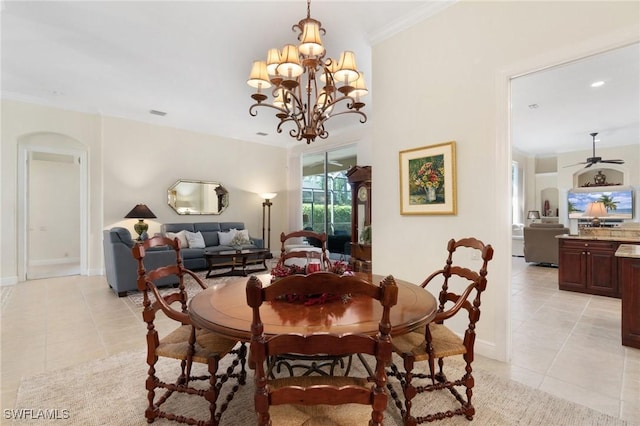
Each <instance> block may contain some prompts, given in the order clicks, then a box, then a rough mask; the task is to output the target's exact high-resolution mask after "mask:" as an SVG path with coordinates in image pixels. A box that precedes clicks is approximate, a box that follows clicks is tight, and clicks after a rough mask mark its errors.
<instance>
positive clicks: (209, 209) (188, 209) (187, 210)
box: [167, 179, 229, 215]
mask: <svg viewBox="0 0 640 426" xmlns="http://www.w3.org/2000/svg"><path fill="white" fill-rule="evenodd" d="M167 202H168V204H169V206H171V208H172V209H174V210H175V211H176V213H178V214H180V215H185V214H189V215H191V214H220V213H222V212H223V211H224V209H226V208H227V207H228V206H229V192H228V191H227V190H226V189H225V187H224V186H222V184H221V183H219V182H203V181H200V180H185V179H180V180H179V181H177V182H176V183H174V184H173V185H171V187H170V188H169V189H168V190H167Z"/></svg>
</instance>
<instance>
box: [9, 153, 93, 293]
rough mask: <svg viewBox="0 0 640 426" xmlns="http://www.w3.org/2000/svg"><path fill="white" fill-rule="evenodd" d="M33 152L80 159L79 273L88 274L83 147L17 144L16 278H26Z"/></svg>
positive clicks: (86, 172)
mask: <svg viewBox="0 0 640 426" xmlns="http://www.w3.org/2000/svg"><path fill="white" fill-rule="evenodd" d="M32 152H44V153H49V154H62V155H73V156H74V158H75V157H76V156H77V157H78V158H79V160H80V171H79V174H80V176H79V179H80V194H79V195H80V229H79V230H78V232H79V234H80V274H81V275H88V248H89V241H88V236H89V231H88V228H89V226H88V225H89V219H88V214H89V205H88V200H89V197H88V187H89V185H88V181H89V178H88V174H89V172H88V165H87V151H86V149H73V148H58V147H51V146H46V145H37V144H29V143H25V144H20V145H19V149H18V193H17V198H18V200H17V201H18V203H17V206H18V211H17V220H18V226H17V230H18V253H17V257H18V259H17V261H18V281H26V279H27V264H28V261H29V250H28V249H29V247H28V242H29V194H28V188H29V161H28V160H29V157H30V154H31V153H32Z"/></svg>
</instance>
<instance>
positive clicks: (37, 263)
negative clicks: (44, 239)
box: [29, 257, 80, 266]
mask: <svg viewBox="0 0 640 426" xmlns="http://www.w3.org/2000/svg"><path fill="white" fill-rule="evenodd" d="M67 263H80V258H79V257H61V258H57V259H43V260H32V261H30V262H29V266H47V265H65V264H67Z"/></svg>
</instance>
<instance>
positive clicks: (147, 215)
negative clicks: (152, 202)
mask: <svg viewBox="0 0 640 426" xmlns="http://www.w3.org/2000/svg"><path fill="white" fill-rule="evenodd" d="M156 217H157V216H156V215H155V214H153V212H152V211H151V210H149V207H147V205H146V204H138V205H137V206H135V207H134V208H133V209H131V211H130V212H129V213H127V215H126V216H125V217H124V218H125V219H155V218H156Z"/></svg>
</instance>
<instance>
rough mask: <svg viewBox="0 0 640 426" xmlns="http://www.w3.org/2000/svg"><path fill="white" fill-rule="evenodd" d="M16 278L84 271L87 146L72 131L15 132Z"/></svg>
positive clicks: (85, 257) (86, 210)
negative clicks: (16, 156)
mask: <svg viewBox="0 0 640 426" xmlns="http://www.w3.org/2000/svg"><path fill="white" fill-rule="evenodd" d="M17 169H18V194H17V195H18V212H17V221H18V227H17V229H18V255H17V260H18V280H19V281H25V280H28V279H36V278H50V277H54V276H61V275H74V274H82V275H87V265H88V260H87V250H88V240H87V239H88V194H87V188H88V169H87V149H86V147H85V146H84V145H83V144H82V143H81V142H79V141H77V140H75V139H73V138H72V137H70V136H67V135H63V134H59V133H52V132H38V133H31V134H27V135H23V136H21V137H19V138H18V167H17Z"/></svg>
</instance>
